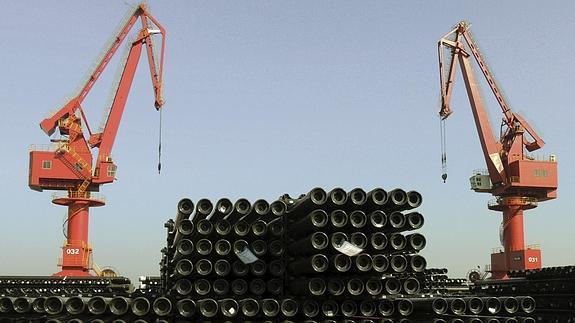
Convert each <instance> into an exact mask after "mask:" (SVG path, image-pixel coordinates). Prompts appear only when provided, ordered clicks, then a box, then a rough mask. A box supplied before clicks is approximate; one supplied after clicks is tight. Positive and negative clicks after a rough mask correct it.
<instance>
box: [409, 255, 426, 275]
mask: <svg viewBox="0 0 575 323" xmlns="http://www.w3.org/2000/svg"><path fill="white" fill-rule="evenodd" d="M409 266H410V267H411V270H412V271H413V272H416V273H421V272H424V271H425V268H427V260H425V258H424V257H423V256H421V255H413V256H411V257H409Z"/></svg>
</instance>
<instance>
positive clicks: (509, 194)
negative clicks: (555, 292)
mask: <svg viewBox="0 0 575 323" xmlns="http://www.w3.org/2000/svg"><path fill="white" fill-rule="evenodd" d="M465 45H467V46H465ZM446 51H447V52H449V56H448V57H447V58H446V57H445V55H444V53H445V52H446ZM438 54H439V72H440V83H441V107H440V111H439V117H440V119H441V120H442V122H444V121H445V120H446V119H447V118H448V117H449V116H450V115H451V114H452V110H451V107H450V99H451V95H452V92H453V85H454V81H455V70H456V69H457V65H458V64H459V66H460V69H461V74H462V76H463V81H464V83H465V88H466V90H467V96H468V98H469V103H470V106H471V110H472V113H473V118H474V121H475V126H476V128H477V134H478V136H479V142H480V144H481V148H482V151H483V156H484V159H485V163H486V165H487V175H483V174H474V176H472V177H471V179H470V181H471V185H472V189H474V190H475V191H476V192H482V193H491V194H492V195H494V196H495V197H496V201H495V203H490V204H489V205H488V206H489V209H491V210H495V211H501V212H503V239H502V244H503V246H504V250H505V251H504V252H502V253H500V254H492V261H491V262H492V265H491V267H492V269H491V272H492V274H493V276H494V277H496V278H502V277H504V276H505V275H506V272H507V270H513V269H532V268H539V267H540V266H541V251H540V250H538V249H537V250H534V249H528V248H526V247H525V245H524V233H523V210H527V209H531V208H534V207H536V206H537V203H538V202H540V201H545V200H550V199H554V198H555V197H556V191H557V163H556V162H555V158H554V157H552V158H550V159H549V160H535V159H534V158H532V157H531V156H529V155H527V153H526V151H529V152H531V151H535V150H538V149H540V148H541V147H543V145H544V144H545V143H544V141H543V140H542V139H541V138H540V137H539V136H538V135H537V133H536V132H535V131H534V130H533V128H532V127H531V126H530V125H529V124H528V123H527V122H526V121H525V119H524V118H523V117H521V116H520V115H519V114H518V113H516V112H513V111H512V110H511V108H510V107H509V105H508V104H507V102H506V101H505V99H504V97H503V95H502V94H501V91H500V90H499V87H498V86H497V84H496V83H495V80H494V78H493V76H492V74H491V72H490V71H489V68H488V67H487V64H486V63H485V61H484V60H483V58H482V57H481V54H480V53H479V50H478V49H477V45H476V44H475V42H474V41H473V38H472V37H471V34H470V33H469V25H468V24H467V23H465V22H460V23H459V24H458V25H457V26H456V27H455V28H454V29H453V30H452V31H451V32H449V33H448V34H447V35H445V36H444V37H442V38H441V39H440V40H439V42H438ZM471 56H473V58H474V60H475V62H476V63H477V65H478V66H479V68H480V69H481V72H482V73H483V76H484V77H485V80H486V81H487V84H488V85H489V87H490V89H491V92H492V93H493V95H494V96H495V98H496V100H497V102H498V104H499V107H500V108H501V112H502V114H503V118H502V123H501V131H500V137H499V140H497V139H496V138H495V135H494V133H493V130H492V127H491V125H490V122H489V117H488V115H487V111H486V108H485V104H484V102H483V99H482V98H481V94H480V89H479V84H478V83H477V81H476V79H475V75H474V73H473V67H472V64H471V59H470V57H471ZM442 134H443V132H442ZM442 142H444V139H443V138H442ZM442 153H443V154H442V161H444V162H445V156H446V155H445V152H442ZM444 168H445V165H444ZM445 178H446V174H444V179H445ZM528 260H529V262H527V261H528Z"/></svg>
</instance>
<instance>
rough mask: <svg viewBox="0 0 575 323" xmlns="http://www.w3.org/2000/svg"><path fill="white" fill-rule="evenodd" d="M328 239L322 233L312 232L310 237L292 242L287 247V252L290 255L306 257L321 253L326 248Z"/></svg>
mask: <svg viewBox="0 0 575 323" xmlns="http://www.w3.org/2000/svg"><path fill="white" fill-rule="evenodd" d="M328 243H329V239H328V237H327V235H326V234H325V233H323V232H314V233H312V234H311V235H309V236H307V237H305V238H303V239H300V240H297V241H295V242H292V243H290V244H289V245H288V252H289V253H291V254H292V255H306V254H311V253H317V252H321V250H324V249H325V248H327V246H328Z"/></svg>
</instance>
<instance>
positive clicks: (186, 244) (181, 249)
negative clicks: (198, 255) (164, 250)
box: [171, 239, 195, 263]
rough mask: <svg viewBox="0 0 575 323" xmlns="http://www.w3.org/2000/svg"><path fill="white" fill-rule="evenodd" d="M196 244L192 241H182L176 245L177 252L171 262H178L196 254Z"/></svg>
mask: <svg viewBox="0 0 575 323" xmlns="http://www.w3.org/2000/svg"><path fill="white" fill-rule="evenodd" d="M194 250H195V249H194V243H193V242H192V240H190V239H182V240H180V241H179V242H178V244H177V245H176V252H175V253H174V256H173V257H172V259H171V262H172V263H173V262H177V261H178V260H180V259H182V258H183V257H186V256H189V255H191V254H192V253H193V252H194Z"/></svg>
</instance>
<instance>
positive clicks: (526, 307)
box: [517, 296, 537, 314]
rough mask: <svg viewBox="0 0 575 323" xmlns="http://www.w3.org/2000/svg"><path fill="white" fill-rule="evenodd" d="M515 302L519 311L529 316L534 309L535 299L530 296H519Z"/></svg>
mask: <svg viewBox="0 0 575 323" xmlns="http://www.w3.org/2000/svg"><path fill="white" fill-rule="evenodd" d="M517 301H518V302H519V306H520V307H521V311H522V312H524V313H527V314H531V313H533V312H534V311H535V309H536V307H537V306H536V303H535V299H533V297H531V296H521V297H517Z"/></svg>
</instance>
